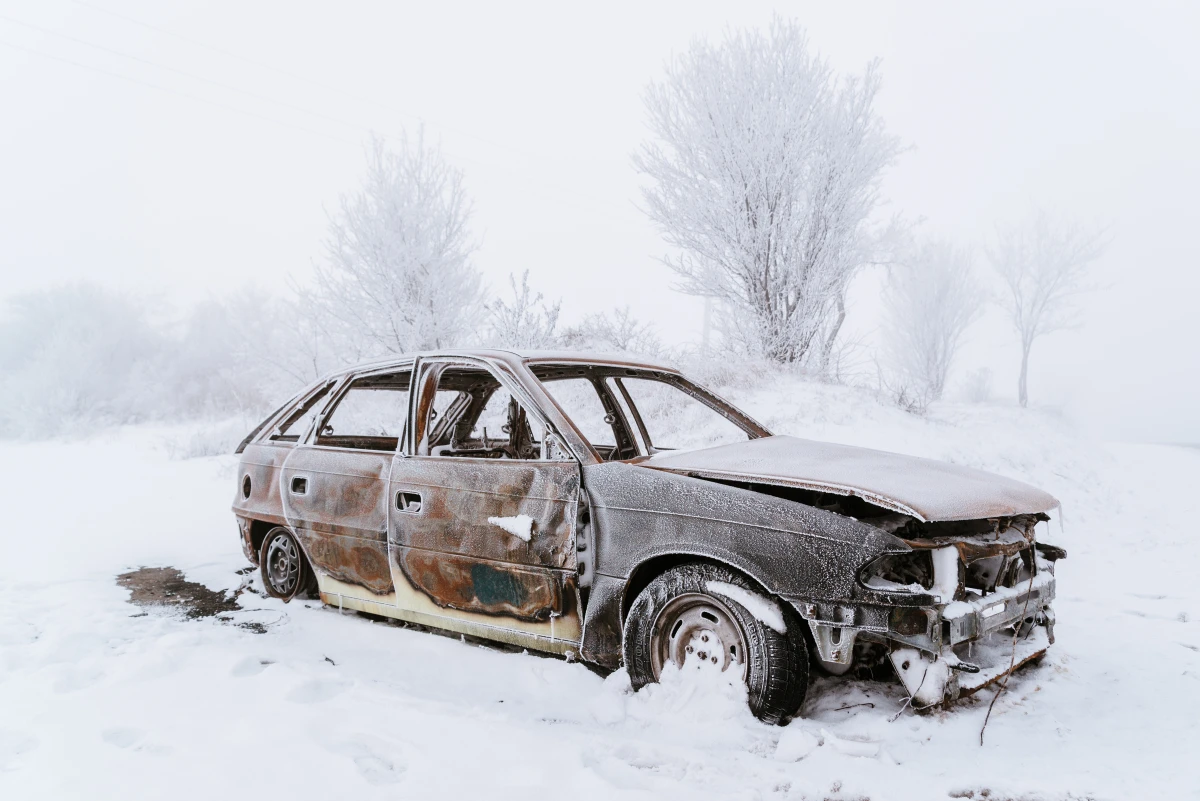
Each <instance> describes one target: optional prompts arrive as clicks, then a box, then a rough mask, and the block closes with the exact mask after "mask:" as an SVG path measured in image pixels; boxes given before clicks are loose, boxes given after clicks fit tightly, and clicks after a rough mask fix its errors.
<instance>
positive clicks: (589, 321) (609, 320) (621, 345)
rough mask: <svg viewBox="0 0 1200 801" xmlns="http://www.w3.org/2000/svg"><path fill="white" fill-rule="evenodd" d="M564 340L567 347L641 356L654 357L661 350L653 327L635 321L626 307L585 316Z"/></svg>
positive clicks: (566, 334) (660, 343)
mask: <svg viewBox="0 0 1200 801" xmlns="http://www.w3.org/2000/svg"><path fill="white" fill-rule="evenodd" d="M564 339H565V340H566V343H567V345H568V346H569V347H574V348H581V349H582V348H594V349H597V350H612V351H619V352H622V353H638V354H641V355H643V356H656V355H658V354H659V353H661V352H662V349H663V347H662V342H661V341H660V340H659V338H658V335H657V334H655V333H654V327H653V326H652V325H650V324H649V323H645V322H642V321H641V320H638V319H637V317H635V316H634V315H633V312H631V311H630V309H629V307H628V306H624V307H622V308H619V309H613V310H612V312H609V313H607V314H589V315H588V316H587V317H585V318H584V319H583V322H582V323H580V324H579V325H576V326H573V327H572V328H571V329H569V330H568V331H567V332H566V333H565V335H564Z"/></svg>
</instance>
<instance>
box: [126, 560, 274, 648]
mask: <svg viewBox="0 0 1200 801" xmlns="http://www.w3.org/2000/svg"><path fill="white" fill-rule="evenodd" d="M117 584H119V585H121V586H122V587H124V588H125V589H127V590H129V602H130V603H133V604H137V605H138V606H142V607H166V608H168V609H174V610H177V611H179V612H182V613H183V615H184V617H186V618H188V619H189V620H196V619H200V618H206V617H215V618H217V619H218V620H221V621H222V622H226V623H228V622H232V621H231V620H230V619H229V618H230V617H231V616H232V615H233V613H235V612H241V611H243V610H242V606H241V604H239V603H238V596H240V595H241V594H242V590H243V589H244V588H239V589H238V590H237V591H235V592H219V591H217V590H213V589H209V588H208V587H206V586H204V585H203V584H199V583H197V582H195V581H188V580H187V579H186V578H184V576H183V573H181V572H180V571H179V570H177V569H175V568H173V567H140V568H138V569H137V570H131V571H130V572H128V573H122V574H121V575H119V576H117ZM236 625H238V626H241V627H242V628H247V629H250V630H251V631H256V632H258V633H260V634H261V633H262V632H263V631H265V630H266V628H265V627H264V626H263V625H262V624H261V623H253V622H245V623H237V624H236Z"/></svg>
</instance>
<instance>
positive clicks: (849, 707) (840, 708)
mask: <svg viewBox="0 0 1200 801" xmlns="http://www.w3.org/2000/svg"><path fill="white" fill-rule="evenodd" d="M856 706H869V707H871V709H874V708H875V705H874V704H873V703H871V702H870V701H863V702H862V703H861V704H846V705H845V706H839V707H838V708H837V709H835V710H833V711H834V712H842V711H845V710H847V709H854V707H856Z"/></svg>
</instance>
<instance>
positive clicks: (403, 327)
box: [301, 135, 481, 359]
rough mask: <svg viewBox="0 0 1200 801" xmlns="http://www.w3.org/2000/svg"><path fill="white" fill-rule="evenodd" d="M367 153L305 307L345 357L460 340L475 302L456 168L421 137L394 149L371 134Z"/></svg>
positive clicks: (463, 196) (473, 322)
mask: <svg viewBox="0 0 1200 801" xmlns="http://www.w3.org/2000/svg"><path fill="white" fill-rule="evenodd" d="M367 155H368V160H367V173H366V177H365V180H364V181H363V185H362V187H361V188H360V189H359V190H358V191H356V192H354V193H352V194H349V195H345V196H343V197H342V198H341V201H340V204H339V207H338V211H337V213H336V214H333V215H331V217H330V222H329V234H328V237H327V239H326V243H325V256H326V258H325V260H324V262H323V263H321V264H319V265H318V266H317V269H316V280H315V282H314V286H313V287H312V288H311V289H309V290H306V291H304V292H302V293H301V294H302V297H303V300H304V306H305V307H307V311H308V312H309V313H311V314H313V315H314V317H315V319H316V320H317V321H318V325H319V327H320V328H321V330H322V333H323V335H324V336H325V337H326V338H327V339H328V341H329V345H330V349H331V350H336V351H337V352H338V353H339V354H340V355H342V356H343V357H344V358H353V359H361V358H365V357H368V356H377V355H382V354H388V353H402V352H406V351H412V350H422V349H428V348H439V347H446V346H450V345H455V344H458V343H461V342H463V341H464V340H466V339H468V338H469V337H470V335H471V334H472V333H473V332H474V330H475V328H476V326H477V325H478V321H479V319H480V309H481V307H480V301H481V298H480V276H479V273H478V271H477V270H476V268H475V267H474V265H473V264H472V263H471V255H472V254H473V253H474V251H475V249H476V247H477V245H476V243H475V241H474V239H473V238H472V237H471V234H470V231H469V223H470V219H471V203H470V200H469V199H468V197H467V193H466V190H465V189H464V187H463V176H462V172H461V171H459V170H458V169H456V168H455V167H453V166H451V165H450V164H449V163H447V161H446V160H445V159H444V158H443V157H442V154H441V151H440V149H438V148H436V147H428V146H426V144H425V141H424V137H423V135H418V136H417V138H416V140H415V141H413V140H410V139H409V137H408V136H407V135H406V136H403V137H401V140H400V144H399V147H398V148H396V149H394V150H392V149H389V148H388V147H386V146H385V144H384V142H383V141H382V140H380V139H375V140H374V141H372V142H371V145H370V147H369V149H368V153H367Z"/></svg>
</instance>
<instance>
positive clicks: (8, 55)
mask: <svg viewBox="0 0 1200 801" xmlns="http://www.w3.org/2000/svg"><path fill="white" fill-rule="evenodd" d="M773 10H774V9H773V8H772V7H771V6H770V5H769V4H756V3H743V4H739V6H738V7H737V8H736V9H735V8H733V7H731V6H729V5H727V4H702V3H688V4H682V3H680V4H655V5H653V6H650V7H646V6H644V5H634V4H608V5H605V6H603V7H598V8H595V9H592V10H582V9H576V8H570V9H567V8H564V7H562V6H561V5H551V4H547V5H544V6H541V7H533V6H522V7H521V9H520V10H519V11H518V10H514V9H512V8H509V7H508V6H494V5H485V4H480V5H451V4H444V5H439V6H438V7H428V6H425V5H421V6H418V5H415V4H413V5H404V6H397V5H393V4H382V3H380V4H375V3H339V4H336V5H333V4H315V3H284V2H277V3H266V2H263V3H255V4H253V5H247V4H242V3H232V2H217V3H206V4H204V5H203V6H201V5H200V4H192V5H188V6H181V5H172V6H169V7H168V6H166V5H164V4H160V3H151V2H121V0H95V2H87V3H84V2H73V1H72V0H41V2H11V1H10V2H0V115H3V120H4V124H3V125H0V186H2V187H3V191H2V192H0V243H3V248H2V249H0V275H2V280H0V295H2V297H0V300H3V299H7V298H11V297H13V296H16V295H18V294H20V293H24V292H29V291H34V290H41V289H47V288H51V287H55V286H60V285H63V284H68V283H72V282H78V281H86V282H90V283H95V284H99V285H103V286H105V287H111V288H114V289H117V290H120V291H123V292H127V293H129V294H130V295H131V296H132V297H133V298H135V299H146V300H148V301H149V302H150V303H152V304H153V306H152V308H153V315H154V316H155V319H157V320H159V321H162V322H163V323H164V324H167V325H170V324H171V323H172V322H173V321H178V320H182V319H183V318H184V315H186V313H187V311H188V310H189V309H190V308H193V307H194V306H195V305H196V304H198V303H200V302H202V301H208V300H214V299H215V300H218V301H221V302H225V301H227V300H230V299H235V298H237V297H238V296H240V295H245V293H246V292H247V291H248V290H250V289H252V288H255V289H256V290H257V291H259V292H262V293H267V294H270V293H275V292H284V291H286V290H287V288H288V286H289V281H292V282H295V283H297V284H299V285H304V283H305V282H306V281H308V280H309V279H310V277H311V275H312V271H313V265H314V263H316V262H318V261H319V260H320V259H321V258H322V241H323V240H324V239H325V237H326V235H327V230H328V217H327V214H326V212H327V211H333V210H334V209H335V208H336V205H337V202H338V197H339V195H341V194H343V193H346V192H350V191H353V190H354V189H355V188H356V187H357V186H358V185H359V183H360V181H361V178H362V174H363V171H364V164H365V144H366V142H367V140H368V139H369V137H370V135H371V133H372V132H374V133H377V134H379V135H381V136H385V137H386V136H394V135H398V134H399V133H400V132H401V131H402V130H406V129H407V130H408V131H410V132H413V131H415V130H416V128H417V126H419V125H421V124H424V126H425V133H426V137H427V138H428V139H430V140H435V141H440V144H441V147H442V152H443V155H444V156H445V157H446V159H447V160H448V161H449V162H450V163H452V164H453V165H455V166H457V167H459V168H461V169H462V170H463V172H464V174H465V177H464V181H465V187H466V189H467V191H468V193H469V194H470V195H471V197H472V198H473V201H474V219H473V230H474V231H475V233H476V234H477V235H478V236H479V237H480V238H481V240H482V246H481V248H480V249H479V251H478V252H477V253H476V254H475V257H474V263H475V265H476V266H477V267H478V268H479V269H480V270H481V271H482V273H483V275H484V277H485V280H486V281H487V282H488V284H489V285H490V287H491V288H492V293H491V294H494V295H496V296H499V295H500V294H502V293H504V292H506V291H507V287H508V283H507V282H508V277H509V275H510V274H514V273H515V274H517V275H518V276H519V275H520V274H521V272H523V271H524V270H528V271H529V281H530V284H531V286H533V287H534V288H535V289H536V290H537V291H540V292H542V293H544V294H545V296H546V297H547V299H549V300H557V299H559V298H561V300H562V318H563V321H564V322H566V323H570V322H575V321H578V320H581V319H583V318H584V317H585V316H586V315H588V314H593V313H600V312H606V311H609V310H611V309H613V308H614V307H621V306H625V305H628V306H629V307H630V309H631V311H632V312H633V313H634V315H636V317H638V318H639V319H641V320H644V321H647V322H650V323H652V324H653V326H654V330H655V333H656V334H657V336H658V337H659V338H661V339H662V341H663V342H664V343H665V344H667V345H682V344H684V343H688V342H694V341H696V340H698V339H699V337H700V335H701V330H700V329H701V319H702V316H703V315H702V311H703V302H702V301H701V300H699V299H697V298H694V297H689V296H686V295H683V294H681V293H678V292H674V291H672V287H673V286H674V285H675V276H674V274H672V273H671V272H670V271H669V270H668V269H667V268H666V267H665V266H663V265H662V264H661V263H660V262H659V261H658V259H659V257H661V256H663V255H664V254H666V253H667V252H668V248H667V246H666V244H665V243H664V241H663V239H662V237H661V236H660V235H659V233H658V232H657V231H656V230H655V228H654V226H653V225H652V224H651V222H650V221H649V220H648V218H647V217H646V215H645V213H644V212H643V211H642V210H641V209H640V208H639V207H640V205H641V200H640V196H639V187H640V186H641V182H642V179H641V178H639V176H638V174H637V173H636V171H635V170H634V168H633V166H632V165H631V162H630V156H631V154H632V153H633V152H634V151H635V150H636V149H637V148H638V146H639V145H640V144H641V143H642V142H643V141H644V140H645V139H646V137H647V129H646V126H645V120H646V117H645V111H644V107H643V102H642V101H643V91H644V89H645V87H646V86H647V84H648V83H650V82H651V81H654V80H658V79H660V78H661V77H662V74H663V69H664V65H665V64H666V62H667V60H668V59H669V58H671V57H672V56H673V55H678V54H679V53H680V52H682V51H684V50H685V49H686V48H687V47H688V45H689V44H690V43H691V42H692V41H693V40H694V39H695V38H697V37H703V38H708V39H711V40H714V41H715V40H718V39H720V38H721V37H722V36H723V35H724V33H725V32H726V30H727V28H729V27H765V26H766V25H767V24H768V23H769V22H770V19H771V15H772V13H773ZM785 13H786V15H787V16H788V17H789V18H792V19H795V20H797V21H799V22H800V23H801V24H803V25H804V26H806V27H807V29H808V34H809V43H810V45H811V46H812V47H813V48H814V49H815V50H817V51H818V52H820V53H821V54H823V55H824V56H826V57H828V58H829V59H830V60H831V62H832V64H833V66H834V67H835V68H836V69H838V70H839V71H844V72H860V71H861V70H862V69H863V68H864V67H865V65H866V64H867V63H868V62H869V61H871V60H872V59H874V58H880V59H881V60H882V64H881V68H880V69H881V73H882V77H883V89H882V92H881V94H880V98H879V102H878V105H877V110H878V111H879V113H880V114H881V116H882V117H883V119H884V120H885V122H886V124H887V127H888V130H889V131H890V132H891V133H892V134H894V135H896V136H898V137H899V138H900V139H901V140H902V142H903V143H904V144H905V145H906V146H908V147H909V149H908V150H907V151H906V152H904V153H903V154H902V155H901V156H900V157H899V159H898V161H897V162H896V164H895V165H894V166H893V167H892V168H890V169H889V170H887V171H886V173H885V178H884V183H883V196H884V198H885V200H886V201H887V205H886V206H885V207H884V211H885V212H887V213H892V212H896V213H901V214H903V215H905V216H906V217H907V218H909V219H912V220H922V222H921V224H920V226H919V229H918V230H919V232H922V233H925V234H931V235H946V236H951V237H953V238H954V239H956V240H957V241H960V242H962V243H963V244H966V245H972V246H974V247H975V249H976V251H977V257H978V259H977V261H978V262H979V264H978V265H977V267H978V268H979V271H980V273H981V275H983V276H984V277H986V276H987V273H988V269H987V265H986V262H985V260H984V259H983V258H982V255H983V254H982V248H983V247H984V246H985V245H986V244H987V242H988V240H989V238H990V237H992V236H993V234H994V232H995V229H996V227H997V226H998V225H1007V224H1012V223H1015V222H1018V221H1019V220H1020V219H1022V218H1024V217H1026V216H1027V215H1028V214H1029V213H1030V211H1031V210H1033V209H1034V208H1039V207H1040V208H1044V209H1046V210H1047V211H1050V212H1052V213H1055V214H1058V215H1062V216H1065V217H1067V218H1070V219H1074V220H1078V221H1081V222H1085V223H1096V224H1100V225H1104V226H1107V228H1108V230H1109V232H1110V235H1111V241H1110V244H1109V246H1108V247H1107V249H1106V251H1105V252H1104V255H1103V257H1102V258H1101V260H1100V261H1099V262H1098V263H1097V265H1096V275H1097V278H1098V280H1099V281H1100V283H1102V284H1103V285H1104V288H1103V289H1102V290H1101V291H1097V292H1094V293H1092V294H1089V295H1088V296H1086V297H1085V298H1084V299H1083V301H1082V308H1083V315H1082V325H1081V326H1080V327H1079V328H1077V329H1076V330H1072V331H1064V332H1059V333H1055V334H1052V335H1050V336H1048V337H1046V338H1045V339H1043V340H1039V342H1038V344H1037V346H1036V347H1035V349H1034V351H1033V356H1032V363H1031V367H1030V387H1031V388H1030V393H1031V398H1032V405H1035V406H1041V407H1061V408H1063V409H1064V410H1065V411H1066V413H1067V414H1068V415H1069V416H1070V417H1072V418H1073V419H1076V420H1079V421H1080V422H1081V423H1083V424H1084V425H1086V426H1087V427H1089V428H1091V429H1093V430H1094V431H1096V432H1097V433H1098V434H1100V435H1103V436H1106V437H1114V438H1125V439H1149V440H1169V441H1191V442H1197V441H1200V422H1198V421H1197V420H1196V418H1195V416H1194V414H1193V413H1192V410H1193V409H1194V408H1196V407H1197V406H1198V405H1200V389H1198V386H1200V382H1198V381H1197V379H1196V377H1195V365H1196V355H1195V354H1196V343H1197V341H1200V322H1197V319H1196V316H1195V314H1194V313H1193V312H1192V305H1193V302H1194V300H1193V299H1194V298H1195V296H1196V291H1197V289H1200V277H1197V271H1196V269H1195V265H1196V263H1197V261H1198V260H1200V244H1198V243H1197V239H1196V237H1195V236H1194V234H1193V228H1194V220H1196V219H1197V216H1198V214H1197V212H1198V211H1200V203H1198V201H1197V199H1196V192H1195V186H1196V185H1197V182H1198V179H1200V157H1198V156H1197V155H1196V152H1195V145H1194V143H1195V132H1196V131H1197V130H1200V110H1198V109H1197V104H1196V103H1195V91H1194V87H1195V86H1196V84H1197V80H1198V79H1200V74H1198V72H1200V66H1198V63H1200V62H1198V60H1197V59H1196V57H1195V54H1194V42H1195V37H1196V32H1197V30H1198V26H1197V22H1198V16H1200V15H1198V14H1197V12H1196V11H1195V10H1194V8H1193V7H1192V6H1190V5H1185V4H1183V3H1178V4H1138V6H1137V7H1134V6H1133V5H1131V4H1116V3H1113V4H1106V5H1096V4H1090V3H1089V4H1083V3H1079V4H1055V6H1054V7H1053V8H1047V7H1046V6H1045V4H1034V3H1028V4H1021V3H1017V4H1008V5H1006V6H1004V7H1003V8H1002V9H1001V8H983V7H975V6H963V5H951V4H920V5H918V4H905V5H904V6H903V7H898V6H891V5H884V4H855V5H847V4H838V5H837V6H833V5H832V4H830V5H817V4H797V5H794V6H790V7H789V8H787V9H786V12H785ZM881 280H882V276H881V274H880V271H878V270H868V271H867V272H866V273H864V274H863V275H861V276H860V278H859V279H858V281H857V282H856V284H855V285H854V287H853V288H852V291H851V293H850V306H849V317H848V320H847V336H854V337H861V338H863V341H864V342H865V343H866V346H867V347H870V346H871V343H872V342H874V340H875V339H877V338H878V328H879V317H880V309H879V304H880V301H879V284H880V282H881ZM114 324H115V323H114ZM0 345H4V346H6V347H12V346H13V345H14V342H12V341H10V342H8V343H0ZM1019 357H1020V353H1019V347H1018V344H1017V340H1016V335H1015V334H1014V333H1013V332H1012V331H1011V329H1010V328H1009V327H1008V326H1007V325H1006V324H1005V323H1004V321H1003V320H1002V319H1001V317H1000V316H999V314H998V312H997V311H996V309H995V308H990V309H989V310H988V311H987V312H986V314H985V316H984V318H983V319H982V320H980V321H979V322H978V323H977V324H975V325H974V326H973V327H972V328H971V329H970V331H969V333H968V341H967V345H966V347H965V348H964V350H963V352H962V353H961V354H960V356H959V359H958V360H957V361H956V363H955V367H954V370H953V371H952V372H951V377H950V387H951V389H950V391H949V392H948V397H953V396H954V387H955V385H956V382H958V381H961V379H962V378H963V376H964V375H966V374H967V373H968V372H970V371H972V370H975V369H978V368H980V367H987V368H988V369H990V370H991V371H992V374H993V381H992V386H993V391H994V392H995V394H996V397H997V399H998V400H1000V401H1003V402H1015V394H1016V372H1017V368H1018V363H1019ZM864 369H865V370H867V371H869V367H867V368H864Z"/></svg>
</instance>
